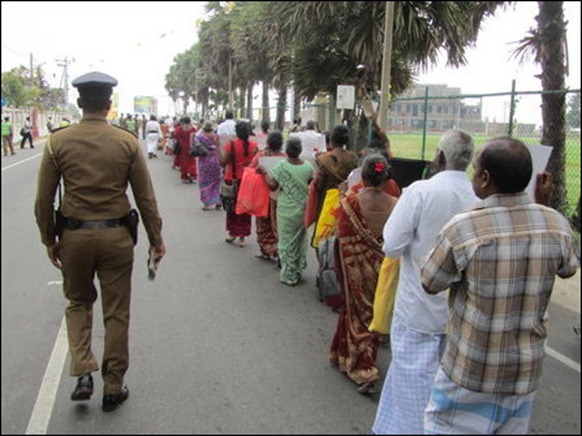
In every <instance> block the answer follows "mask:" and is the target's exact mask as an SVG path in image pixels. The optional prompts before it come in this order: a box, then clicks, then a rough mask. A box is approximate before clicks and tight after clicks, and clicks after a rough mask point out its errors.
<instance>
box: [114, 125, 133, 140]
mask: <svg viewBox="0 0 582 436" xmlns="http://www.w3.org/2000/svg"><path fill="white" fill-rule="evenodd" d="M111 125H112V126H113V127H117V128H118V129H119V130H123V131H124V132H127V133H131V134H132V135H133V136H134V137H136V138H137V135H136V134H135V132H132V131H131V130H127V129H126V128H125V127H121V126H118V125H117V124H111Z"/></svg>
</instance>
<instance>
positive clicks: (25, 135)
mask: <svg viewBox="0 0 582 436" xmlns="http://www.w3.org/2000/svg"><path fill="white" fill-rule="evenodd" d="M20 134H21V136H22V140H21V141H20V148H24V144H25V143H26V140H28V143H29V145H30V148H34V145H33V144H32V123H31V122H30V117H26V121H25V122H24V126H22V130H21V133H20Z"/></svg>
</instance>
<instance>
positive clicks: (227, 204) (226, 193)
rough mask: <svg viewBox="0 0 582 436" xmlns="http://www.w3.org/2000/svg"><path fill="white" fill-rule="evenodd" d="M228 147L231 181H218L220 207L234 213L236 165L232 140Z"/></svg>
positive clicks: (236, 185)
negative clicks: (230, 157)
mask: <svg viewBox="0 0 582 436" xmlns="http://www.w3.org/2000/svg"><path fill="white" fill-rule="evenodd" d="M230 147H231V148H230V150H231V153H232V182H231V184H228V183H226V181H225V180H224V179H223V180H222V181H221V182H220V201H221V202H222V208H223V209H224V210H225V211H226V212H227V213H235V210H236V195H237V192H238V180H237V179H236V175H235V170H236V165H235V163H234V143H232V141H231V143H230Z"/></svg>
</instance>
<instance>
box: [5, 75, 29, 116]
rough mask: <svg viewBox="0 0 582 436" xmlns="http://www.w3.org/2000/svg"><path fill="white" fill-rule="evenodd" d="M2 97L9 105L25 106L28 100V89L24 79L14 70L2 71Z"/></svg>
mask: <svg viewBox="0 0 582 436" xmlns="http://www.w3.org/2000/svg"><path fill="white" fill-rule="evenodd" d="M2 97H4V98H5V99H6V102H7V104H8V106H14V107H24V106H25V103H26V101H27V96H26V90H25V89H24V85H23V84H22V80H21V79H20V77H18V75H16V74H14V72H12V71H10V72H3V73H2Z"/></svg>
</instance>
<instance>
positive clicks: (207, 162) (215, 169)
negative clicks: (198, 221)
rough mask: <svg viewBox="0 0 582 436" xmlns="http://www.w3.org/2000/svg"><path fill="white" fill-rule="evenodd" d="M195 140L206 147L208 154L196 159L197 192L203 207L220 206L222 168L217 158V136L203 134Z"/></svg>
mask: <svg viewBox="0 0 582 436" xmlns="http://www.w3.org/2000/svg"><path fill="white" fill-rule="evenodd" d="M196 140H197V141H198V142H200V143H202V144H204V145H205V146H206V148H207V149H208V154H207V155H206V156H199V157H198V191H199V193H200V201H201V202H202V204H203V205H204V207H206V208H208V207H211V206H219V205H220V181H221V180H222V167H221V166H220V160H219V158H218V145H219V142H218V136H216V135H214V134H213V133H210V134H206V133H204V132H202V133H200V134H199V135H197V136H196Z"/></svg>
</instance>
